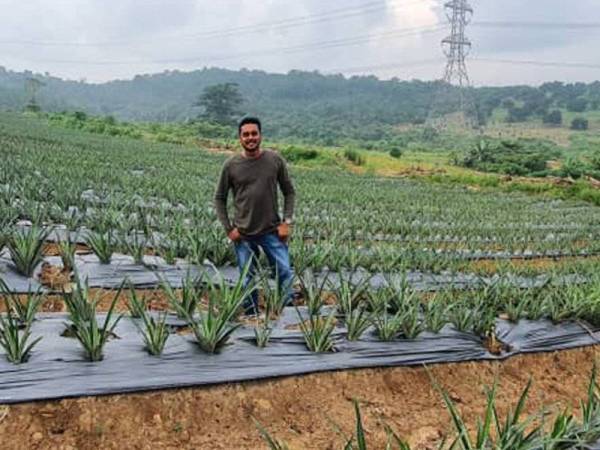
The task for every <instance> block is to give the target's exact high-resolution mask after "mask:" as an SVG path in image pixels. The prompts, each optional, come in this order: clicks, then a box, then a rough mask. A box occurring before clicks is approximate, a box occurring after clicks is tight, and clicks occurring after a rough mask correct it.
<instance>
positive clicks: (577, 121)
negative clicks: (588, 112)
mask: <svg viewBox="0 0 600 450" xmlns="http://www.w3.org/2000/svg"><path fill="white" fill-rule="evenodd" d="M589 125H590V123H589V122H588V120H587V119H586V118H584V117H575V118H574V119H573V121H572V122H571V130H579V131H583V130H587V129H588V127H589Z"/></svg>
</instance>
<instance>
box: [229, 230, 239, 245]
mask: <svg viewBox="0 0 600 450" xmlns="http://www.w3.org/2000/svg"><path fill="white" fill-rule="evenodd" d="M227 237H228V238H229V239H230V240H231V241H232V242H239V241H241V240H242V235H241V234H240V231H239V230H238V229H237V228H233V229H232V230H231V231H230V232H229V233H228V234H227Z"/></svg>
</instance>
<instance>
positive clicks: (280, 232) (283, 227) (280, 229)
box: [277, 222, 291, 242]
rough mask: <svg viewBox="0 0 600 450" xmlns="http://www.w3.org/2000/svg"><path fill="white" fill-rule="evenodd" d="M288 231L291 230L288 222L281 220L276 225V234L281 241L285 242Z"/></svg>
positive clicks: (288, 236)
mask: <svg viewBox="0 0 600 450" xmlns="http://www.w3.org/2000/svg"><path fill="white" fill-rule="evenodd" d="M290 232H291V230H290V226H289V224H287V223H285V222H281V223H280V224H279V225H277V236H279V239H281V240H282V241H283V242H287V240H288V239H289V238H290Z"/></svg>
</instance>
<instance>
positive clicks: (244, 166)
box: [215, 117, 295, 314]
mask: <svg viewBox="0 0 600 450" xmlns="http://www.w3.org/2000/svg"><path fill="white" fill-rule="evenodd" d="M238 136H239V140H240V144H241V146H242V152H241V153H240V154H238V155H235V156H233V157H231V158H229V159H228V160H227V161H226V162H225V164H224V165H223V169H222V170H221V176H220V178H219V182H218V185H217V189H216V192H215V209H216V211H217V216H218V218H219V220H220V222H221V224H222V225H223V227H224V228H225V231H226V232H227V236H228V237H229V239H230V240H231V241H232V242H233V243H234V245H235V252H236V256H237V262H238V267H239V269H240V274H242V273H243V271H244V268H245V267H246V265H248V264H249V265H250V267H249V272H248V277H247V278H246V280H245V283H246V284H247V283H249V282H250V281H251V280H252V277H253V275H254V274H255V272H256V262H257V259H258V252H259V249H262V251H263V252H264V253H265V255H266V256H267V259H268V261H269V264H270V265H271V267H272V268H274V269H275V271H276V273H277V276H278V280H277V282H278V284H279V288H280V289H281V291H282V292H283V293H284V296H285V302H286V304H288V303H289V302H290V301H291V285H292V278H293V275H292V270H291V267H290V256H289V252H288V246H287V241H288V238H289V236H290V225H291V224H292V218H293V214H294V198H295V192H294V186H293V185H292V181H291V179H290V176H289V174H288V170H287V167H286V163H285V160H284V159H283V158H282V157H281V156H280V155H279V154H278V153H276V152H273V151H269V150H263V149H261V146H260V144H261V123H260V120H259V119H257V118H256V117H246V118H244V119H242V120H241V122H240V123H239V125H238ZM278 186H279V188H280V189H281V192H282V193H283V198H284V203H283V220H281V218H280V217H279V213H278V210H279V207H278V200H277V193H278V192H277V187H278ZM230 190H231V191H233V204H234V217H233V222H231V221H230V220H229V216H228V214H227V197H228V194H229V191H230ZM244 309H245V311H246V313H247V314H257V313H258V293H257V292H256V291H254V292H253V294H252V298H250V299H247V300H246V301H245V303H244Z"/></svg>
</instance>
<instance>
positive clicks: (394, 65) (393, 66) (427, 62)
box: [321, 58, 444, 75]
mask: <svg viewBox="0 0 600 450" xmlns="http://www.w3.org/2000/svg"><path fill="white" fill-rule="evenodd" d="M441 61H444V60H443V59H442V58H431V59H421V60H415V61H405V62H402V63H392V64H376V65H371V66H354V67H345V68H339V69H327V70H324V71H322V72H321V73H324V74H331V75H333V74H337V73H358V72H366V71H371V70H395V69H402V68H406V67H422V66H428V65H431V64H439V63H440V62H441Z"/></svg>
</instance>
